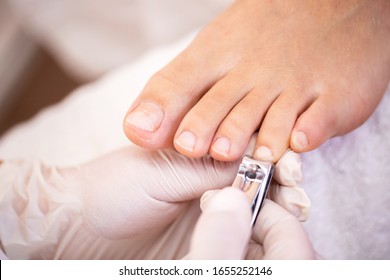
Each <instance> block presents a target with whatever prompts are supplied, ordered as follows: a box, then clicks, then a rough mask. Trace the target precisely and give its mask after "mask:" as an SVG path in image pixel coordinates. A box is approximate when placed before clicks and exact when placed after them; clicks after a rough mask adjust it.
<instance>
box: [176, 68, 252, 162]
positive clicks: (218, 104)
mask: <svg viewBox="0 0 390 280" xmlns="http://www.w3.org/2000/svg"><path fill="white" fill-rule="evenodd" d="M240 76H241V75H236V74H234V73H229V74H228V75H226V76H225V77H224V78H223V79H221V80H220V81H218V82H217V83H216V84H215V85H214V86H213V87H212V88H211V89H210V90H209V91H208V92H207V93H206V94H205V95H204V96H203V97H202V98H201V99H200V101H199V102H198V103H197V104H196V105H195V106H194V107H193V108H192V109H191V110H190V111H189V112H188V113H187V114H186V116H185V117H184V119H183V121H182V122H181V124H180V126H179V128H178V130H177V132H176V135H175V140H174V145H175V148H176V149H177V150H178V151H179V152H180V153H182V154H184V155H186V156H190V157H200V156H203V155H204V154H206V153H207V152H208V150H209V148H210V145H211V142H212V140H213V138H214V135H215V133H216V131H217V129H218V127H219V126H220V124H221V122H222V121H223V120H224V118H225V117H226V115H228V114H229V112H230V111H231V110H232V108H233V107H234V106H235V105H236V104H237V103H238V102H240V100H241V99H242V98H243V96H245V95H246V94H247V92H248V91H249V90H250V89H249V88H248V85H247V84H243V82H242V80H243V79H242V77H240ZM227 135H229V134H227ZM227 135H225V136H227ZM216 142H217V143H218V147H219V149H220V152H221V153H222V154H229V151H230V149H231V144H232V143H231V139H230V138H229V137H220V138H219V139H217V140H216Z"/></svg>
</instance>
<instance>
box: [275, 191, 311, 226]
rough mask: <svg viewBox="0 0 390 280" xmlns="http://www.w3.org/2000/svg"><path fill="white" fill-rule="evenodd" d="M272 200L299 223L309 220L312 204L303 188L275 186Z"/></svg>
mask: <svg viewBox="0 0 390 280" xmlns="http://www.w3.org/2000/svg"><path fill="white" fill-rule="evenodd" d="M270 198H271V199H272V200H273V201H274V202H276V203H277V204H279V205H280V206H282V207H283V208H284V209H286V210H287V211H289V212H290V213H291V214H293V215H294V216H295V217H297V218H298V220H299V221H301V222H304V221H306V220H307V218H308V216H309V210H310V206H311V202H310V199H309V197H308V196H307V194H306V192H305V191H304V190H303V189H302V188H300V187H286V186H276V185H273V186H271V195H270Z"/></svg>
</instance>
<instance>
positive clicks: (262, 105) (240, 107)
mask: <svg viewBox="0 0 390 280" xmlns="http://www.w3.org/2000/svg"><path fill="white" fill-rule="evenodd" d="M278 94H279V91H278V90H275V89H273V90H272V88H271V87H269V88H267V89H265V88H260V87H255V88H254V89H252V90H251V91H250V92H249V93H248V94H247V95H246V96H245V97H244V98H243V99H242V100H241V101H240V102H239V103H238V104H237V105H236V106H235V107H234V108H233V109H232V110H231V111H230V113H229V114H228V115H227V116H226V118H225V119H224V120H223V122H222V123H221V125H220V126H219V128H218V131H217V133H216V134H215V137H214V140H213V144H212V146H211V149H210V154H211V156H212V157H213V158H215V159H217V160H236V159H238V158H239V157H241V156H242V154H243V153H244V150H245V148H246V146H247V145H248V142H249V139H250V137H251V136H252V135H253V133H254V132H255V131H256V130H257V129H258V128H259V124H260V123H261V120H262V119H263V117H264V115H265V113H266V112H267V110H268V107H269V106H270V105H271V104H272V102H273V101H274V99H275V97H276V96H277V95H278ZM228 141H229V143H230V145H229V149H227V148H226V147H227V146H228V145H227V144H226V143H227V142H228Z"/></svg>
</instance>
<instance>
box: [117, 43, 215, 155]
mask: <svg viewBox="0 0 390 280" xmlns="http://www.w3.org/2000/svg"><path fill="white" fill-rule="evenodd" d="M195 53H197V55H195ZM199 57H202V59H201V60H200V59H199ZM209 61H210V60H209V59H208V57H207V55H206V54H204V55H202V51H199V50H196V51H194V50H192V49H187V50H186V51H184V52H183V53H182V54H180V55H179V56H177V57H176V58H175V59H174V60H173V61H172V62H171V63H169V64H168V65H167V66H166V67H164V68H163V69H162V70H160V71H158V72H157V73H156V74H154V75H153V76H152V77H151V79H150V80H149V81H148V82H147V84H146V86H145V88H144V89H143V90H142V92H141V94H140V95H139V97H138V98H137V99H136V101H135V102H134V103H133V105H132V106H131V107H130V109H129V110H128V112H127V114H126V116H125V119H124V122H123V129H124V131H125V134H126V136H127V137H128V138H129V139H130V140H131V141H132V142H134V143H136V144H137V145H140V146H143V147H147V148H165V147H170V146H172V140H173V136H174V133H175V131H176V130H177V128H178V126H179V124H180V122H181V120H182V119H183V117H184V115H185V113H186V112H188V111H189V110H190V108H191V107H192V106H194V105H195V104H196V102H197V101H198V100H199V98H200V97H201V96H202V95H203V94H204V93H205V92H206V91H207V90H208V88H210V87H211V85H212V84H213V83H215V82H216V81H217V80H218V79H219V78H220V75H223V73H222V71H220V69H217V67H211V65H209V64H210V62H209ZM204 69H208V70H207V71H204ZM221 73H222V74H221ZM199 81H201V82H199Z"/></svg>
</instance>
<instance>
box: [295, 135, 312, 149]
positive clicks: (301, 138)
mask: <svg viewBox="0 0 390 280" xmlns="http://www.w3.org/2000/svg"><path fill="white" fill-rule="evenodd" d="M291 138H292V142H293V144H294V146H295V147H296V148H297V149H298V150H304V149H305V148H306V147H307V145H309V141H308V140H307V137H306V134H305V133H304V132H302V131H296V132H294V133H293V135H292V137H291Z"/></svg>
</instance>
